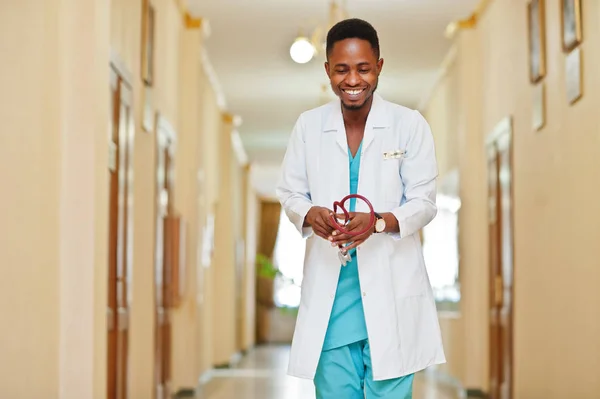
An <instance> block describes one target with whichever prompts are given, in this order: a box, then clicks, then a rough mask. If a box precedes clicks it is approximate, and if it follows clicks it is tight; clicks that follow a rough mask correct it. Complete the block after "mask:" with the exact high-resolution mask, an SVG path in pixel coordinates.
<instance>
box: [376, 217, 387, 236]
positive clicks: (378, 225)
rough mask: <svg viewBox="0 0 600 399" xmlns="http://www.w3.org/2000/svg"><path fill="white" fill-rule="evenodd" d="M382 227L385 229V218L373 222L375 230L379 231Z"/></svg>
mask: <svg viewBox="0 0 600 399" xmlns="http://www.w3.org/2000/svg"><path fill="white" fill-rule="evenodd" d="M384 229H385V220H384V219H378V220H377V222H375V230H377V232H379V233H381V232H382V231H383V230H384Z"/></svg>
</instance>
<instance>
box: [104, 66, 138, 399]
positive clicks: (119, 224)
mask: <svg viewBox="0 0 600 399" xmlns="http://www.w3.org/2000/svg"><path fill="white" fill-rule="evenodd" d="M110 76H111V78H110V111H111V117H110V125H109V126H110V128H109V140H108V151H109V187H110V188H109V241H108V246H109V247H108V309H107V329H108V348H107V350H108V353H107V355H108V375H107V384H108V390H107V397H108V399H125V398H127V380H128V346H129V342H128V340H129V299H128V295H129V284H130V283H131V270H132V266H133V265H132V260H133V258H132V255H133V240H132V233H133V212H132V211H133V208H132V206H133V201H132V197H133V191H132V189H133V159H132V156H133V139H134V131H135V126H134V121H133V120H134V119H133V109H132V94H131V88H130V87H129V86H128V85H127V84H126V83H125V82H124V81H123V79H121V77H120V76H119V75H118V73H117V72H116V71H115V70H113V69H112V68H111V74H110Z"/></svg>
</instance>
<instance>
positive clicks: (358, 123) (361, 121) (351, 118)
mask: <svg viewBox="0 0 600 399" xmlns="http://www.w3.org/2000/svg"><path fill="white" fill-rule="evenodd" d="M372 104H373V96H371V98H369V99H368V100H367V102H366V103H365V105H363V106H362V107H361V108H359V109H346V108H345V107H343V106H342V115H343V116H344V124H345V125H346V127H349V128H364V126H365V124H366V123H367V117H368V116H369V112H370V111H371V105H372Z"/></svg>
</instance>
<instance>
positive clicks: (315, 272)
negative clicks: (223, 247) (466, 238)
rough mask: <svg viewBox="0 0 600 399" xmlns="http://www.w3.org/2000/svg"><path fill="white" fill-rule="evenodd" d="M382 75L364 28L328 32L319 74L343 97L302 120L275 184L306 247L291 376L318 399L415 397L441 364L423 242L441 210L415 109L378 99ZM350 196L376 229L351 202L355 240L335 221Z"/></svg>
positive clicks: (345, 25) (372, 35) (430, 149)
mask: <svg viewBox="0 0 600 399" xmlns="http://www.w3.org/2000/svg"><path fill="white" fill-rule="evenodd" d="M382 68H383V59H381V58H380V50H379V39H378V37H377V32H376V31H375V29H374V28H373V27H372V26H371V25H370V24H369V23H367V22H365V21H363V20H359V19H349V20H344V21H342V22H340V23H338V24H336V25H335V26H334V27H332V28H331V30H330V31H329V33H328V35H327V62H326V63H325V71H326V72H327V76H328V77H329V80H330V82H331V88H332V89H333V91H334V92H335V94H336V95H337V97H338V100H336V101H333V102H331V103H329V104H326V105H324V106H322V107H319V108H316V109H313V110H310V111H306V112H304V113H303V114H302V115H300V117H299V118H298V121H297V122H296V125H295V127H294V129H293V131H292V135H291V138H290V142H289V145H288V149H287V152H286V155H285V158H284V161H283V165H282V172H281V179H280V181H279V184H278V186H277V195H278V198H279V200H280V202H281V204H282V207H283V209H284V210H285V212H286V214H287V216H288V218H289V219H290V221H291V222H292V223H293V224H294V225H295V226H296V228H297V229H298V231H299V232H300V233H301V234H302V235H303V237H305V238H307V243H306V254H305V260H304V279H303V283H302V299H301V303H300V308H299V311H298V318H297V323H296V329H295V333H294V338H293V342H292V350H291V355H290V363H289V369H288V371H289V374H291V375H293V376H297V377H301V378H309V379H313V380H314V384H315V389H316V396H317V399H341V398H343V399H359V398H364V397H365V396H366V398H367V399H371V398H390V399H391V398H393V399H400V398H411V397H412V386H413V376H414V373H415V372H417V371H419V370H422V369H424V368H426V367H429V366H431V365H434V364H440V363H443V362H445V356H444V350H443V347H442V341H441V334H440V329H439V323H438V319H437V312H436V307H435V301H434V298H433V293H432V289H431V284H430V282H429V278H428V275H427V271H426V269H425V264H424V260H423V253H422V248H421V241H420V238H419V231H420V230H421V229H422V228H423V227H424V226H425V225H427V224H428V223H429V222H430V221H431V220H432V219H433V218H434V217H435V215H436V212H437V208H436V205H435V197H436V185H435V179H436V177H437V163H436V158H435V149H434V142H433V137H432V134H431V130H430V128H429V125H428V124H427V122H426V121H425V119H424V118H423V117H422V116H421V114H420V113H419V112H418V111H415V110H411V109H409V108H406V107H403V106H400V105H397V104H393V103H390V102H388V101H385V100H384V99H382V98H381V97H380V96H379V95H377V94H376V93H375V91H376V89H377V84H378V79H379V75H380V73H381V70H382ZM398 89H401V88H398ZM348 194H360V195H362V196H364V197H365V198H367V199H369V201H370V202H371V203H372V205H373V207H374V208H375V215H376V218H375V220H376V221H375V223H373V222H372V221H371V213H370V210H369V209H368V207H367V205H366V204H365V203H364V202H362V201H356V199H355V198H352V199H351V200H350V201H349V202H350V203H349V208H350V209H349V210H350V221H349V223H348V224H347V225H346V226H345V229H346V230H348V231H350V232H354V234H343V233H341V232H340V231H338V230H337V229H336V227H335V225H334V223H333V221H332V216H333V213H332V209H331V207H332V205H333V203H334V202H335V201H339V200H341V199H342V198H343V197H345V196H346V195H348ZM363 230H364V231H365V232H364V233H363V234H360V235H356V234H355V233H356V232H361V231H363ZM338 248H341V251H342V252H343V254H345V255H346V257H345V260H347V262H340V260H341V259H343V257H342V258H340V257H338Z"/></svg>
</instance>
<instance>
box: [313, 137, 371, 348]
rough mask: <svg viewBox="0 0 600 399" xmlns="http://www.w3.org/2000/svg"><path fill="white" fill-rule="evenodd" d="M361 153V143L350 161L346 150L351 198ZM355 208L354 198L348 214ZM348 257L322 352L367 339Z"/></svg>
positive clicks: (355, 275) (355, 271)
mask: <svg viewBox="0 0 600 399" xmlns="http://www.w3.org/2000/svg"><path fill="white" fill-rule="evenodd" d="M361 151H362V142H361V143H360V146H359V147H358V151H356V155H355V157H352V153H351V152H350V149H348V159H349V168H350V193H351V194H356V192H357V190H358V172H359V168H360V156H361ZM355 207H356V198H351V199H350V209H349V210H348V211H349V212H354V210H355ZM350 255H351V256H352V260H351V261H350V262H348V263H347V264H346V266H341V265H340V267H341V271H340V277H339V280H338V285H337V290H336V293H335V299H334V302H333V308H332V309H331V315H330V317H329V326H328V327H327V334H326V335H325V342H324V344H323V350H329V349H334V348H339V347H341V346H345V345H349V344H351V343H353V342H357V341H361V340H364V339H367V326H366V324H365V316H364V311H363V304H362V296H361V291H360V282H359V279H358V261H357V259H356V249H352V250H351V251H350Z"/></svg>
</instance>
